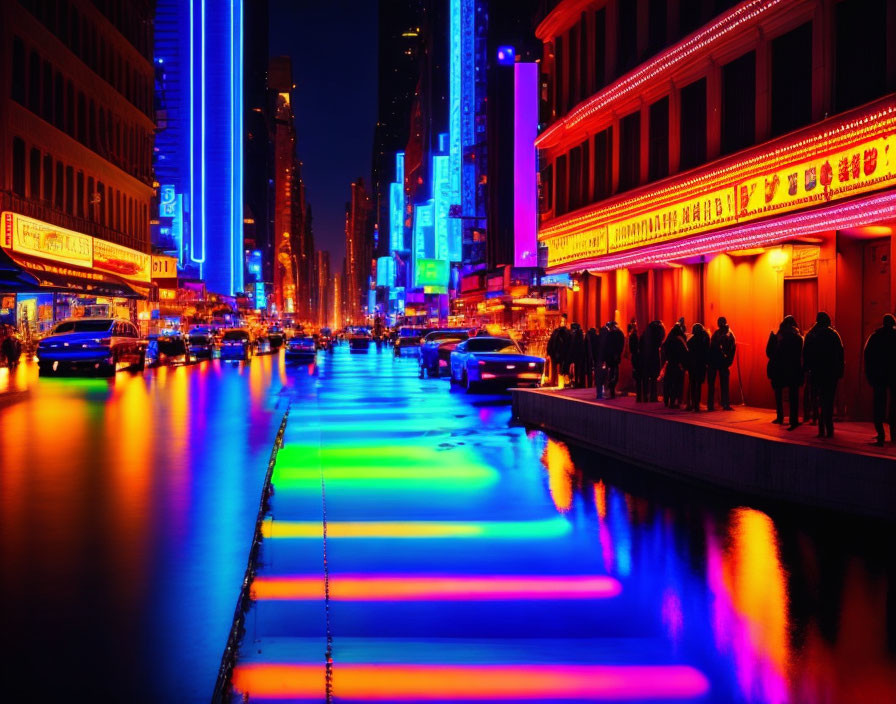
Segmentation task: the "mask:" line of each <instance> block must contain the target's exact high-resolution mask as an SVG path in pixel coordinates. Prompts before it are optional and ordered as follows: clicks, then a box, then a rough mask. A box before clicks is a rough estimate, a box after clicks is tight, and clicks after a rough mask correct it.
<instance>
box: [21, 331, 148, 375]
mask: <svg viewBox="0 0 896 704" xmlns="http://www.w3.org/2000/svg"><path fill="white" fill-rule="evenodd" d="M37 364H38V373H39V374H41V375H46V374H58V373H62V372H65V371H82V372H86V373H90V374H97V375H99V376H113V375H114V374H115V372H116V371H118V370H119V369H122V368H134V369H140V370H142V369H143V368H144V366H145V364H146V343H145V342H144V341H143V340H142V339H141V338H140V333H139V332H138V331H137V326H136V325H134V324H133V323H132V322H130V321H129V320H121V319H118V318H74V319H69V320H63V321H62V322H61V323H58V324H57V325H56V327H54V328H53V330H52V331H51V332H50V334H49V335H48V336H47V337H45V338H44V339H43V340H41V341H40V344H39V345H38V347H37Z"/></svg>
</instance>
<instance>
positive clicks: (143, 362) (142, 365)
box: [133, 352, 146, 372]
mask: <svg viewBox="0 0 896 704" xmlns="http://www.w3.org/2000/svg"><path fill="white" fill-rule="evenodd" d="M133 368H134V371H136V372H142V371H144V370H145V369H146V353H145V352H144V353H143V354H141V355H140V361H138V362H137V363H136V364H135V365H134V367H133Z"/></svg>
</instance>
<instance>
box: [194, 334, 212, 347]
mask: <svg viewBox="0 0 896 704" xmlns="http://www.w3.org/2000/svg"><path fill="white" fill-rule="evenodd" d="M190 344H191V345H207V344H208V337H206V336H205V335H190Z"/></svg>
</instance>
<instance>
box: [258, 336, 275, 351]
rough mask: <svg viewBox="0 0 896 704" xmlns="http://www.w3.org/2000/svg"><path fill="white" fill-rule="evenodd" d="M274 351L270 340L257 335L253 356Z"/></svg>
mask: <svg viewBox="0 0 896 704" xmlns="http://www.w3.org/2000/svg"><path fill="white" fill-rule="evenodd" d="M273 351H274V347H273V345H271V338H269V337H268V336H267V335H259V336H258V337H256V338H255V354H271V352H273Z"/></svg>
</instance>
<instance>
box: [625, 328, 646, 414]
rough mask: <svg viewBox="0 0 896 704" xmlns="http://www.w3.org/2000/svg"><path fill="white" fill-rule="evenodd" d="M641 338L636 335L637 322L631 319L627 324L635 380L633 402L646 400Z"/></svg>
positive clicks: (633, 379) (629, 351)
mask: <svg viewBox="0 0 896 704" xmlns="http://www.w3.org/2000/svg"><path fill="white" fill-rule="evenodd" d="M640 345H641V340H640V338H639V337H638V322H637V321H636V320H633V321H632V322H630V323H629V324H628V356H629V359H630V360H631V363H632V381H634V382H635V402H636V403H641V402H642V401H646V400H647V399H645V398H644V396H645V393H644V392H645V391H646V390H647V385H646V383H645V381H644V374H643V365H642V363H641V347H640Z"/></svg>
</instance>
